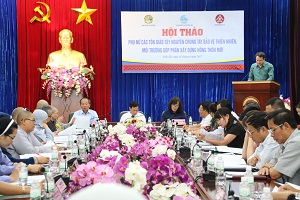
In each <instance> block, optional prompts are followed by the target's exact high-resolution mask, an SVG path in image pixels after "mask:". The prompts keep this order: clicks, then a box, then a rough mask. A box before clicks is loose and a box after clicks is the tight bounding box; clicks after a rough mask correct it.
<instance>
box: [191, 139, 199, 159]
mask: <svg viewBox="0 0 300 200" xmlns="http://www.w3.org/2000/svg"><path fill="white" fill-rule="evenodd" d="M199 142H200V141H199V140H198V139H197V141H196V144H195V145H194V146H193V148H192V156H194V149H195V147H196V146H199V144H198V143H199ZM199 147H201V146H199Z"/></svg>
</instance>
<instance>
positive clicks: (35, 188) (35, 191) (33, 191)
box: [30, 180, 42, 200]
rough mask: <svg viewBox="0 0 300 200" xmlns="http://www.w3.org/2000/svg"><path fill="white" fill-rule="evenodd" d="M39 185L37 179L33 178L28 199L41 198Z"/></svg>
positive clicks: (36, 199)
mask: <svg viewBox="0 0 300 200" xmlns="http://www.w3.org/2000/svg"><path fill="white" fill-rule="evenodd" d="M41 193H42V192H41V186H40V183H39V182H38V180H34V181H33V183H32V185H31V187H30V199H31V200H40V199H41V196H42V194H41Z"/></svg>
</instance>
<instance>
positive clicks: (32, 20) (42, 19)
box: [30, 2, 51, 23]
mask: <svg viewBox="0 0 300 200" xmlns="http://www.w3.org/2000/svg"><path fill="white" fill-rule="evenodd" d="M36 3H39V4H42V5H44V6H45V7H46V11H47V13H46V15H45V14H44V12H43V11H42V10H41V7H40V6H37V7H35V8H34V11H35V12H38V13H39V14H40V16H41V17H37V16H34V17H33V18H31V20H30V23H33V22H34V21H35V20H37V21H39V22H44V21H46V22H48V23H50V22H51V21H50V19H49V17H50V13H51V11H50V7H49V6H48V5H47V4H46V3H44V2H36Z"/></svg>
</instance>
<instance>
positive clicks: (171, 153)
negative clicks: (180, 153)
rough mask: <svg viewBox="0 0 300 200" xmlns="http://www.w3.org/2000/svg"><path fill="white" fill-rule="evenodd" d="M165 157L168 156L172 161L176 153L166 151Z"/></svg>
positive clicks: (170, 150)
mask: <svg viewBox="0 0 300 200" xmlns="http://www.w3.org/2000/svg"><path fill="white" fill-rule="evenodd" d="M167 155H168V157H169V158H171V159H172V160H174V159H175V156H176V152H175V151H174V150H172V149H168V150H167Z"/></svg>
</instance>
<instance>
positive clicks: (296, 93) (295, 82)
mask: <svg viewBox="0 0 300 200" xmlns="http://www.w3.org/2000/svg"><path fill="white" fill-rule="evenodd" d="M299 18H300V2H299V1H297V0H292V1H291V9H290V52H291V53H290V66H291V67H290V72H291V79H290V85H291V103H292V111H294V115H295V117H296V119H297V121H298V124H299V123H300V117H299V116H298V114H297V112H296V109H295V105H296V104H297V103H298V102H299V101H300V79H299V77H300V59H299V58H300V51H299V47H300V40H299V34H300V26H299V23H300V20H299Z"/></svg>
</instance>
